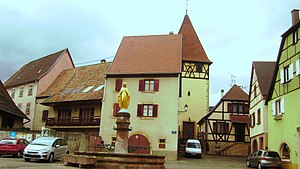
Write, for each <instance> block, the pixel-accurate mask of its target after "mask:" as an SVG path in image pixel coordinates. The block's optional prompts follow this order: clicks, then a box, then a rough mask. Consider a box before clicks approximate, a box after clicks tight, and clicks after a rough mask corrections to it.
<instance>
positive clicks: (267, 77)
mask: <svg viewBox="0 0 300 169" xmlns="http://www.w3.org/2000/svg"><path fill="white" fill-rule="evenodd" d="M275 65H276V62H258V61H255V62H253V68H252V69H253V70H252V71H255V73H256V76H257V80H258V84H259V89H260V91H261V93H262V95H263V96H267V95H268V92H269V89H270V86H271V82H272V78H273V74H274V70H275ZM250 84H252V78H251V83H250ZM250 91H251V89H250Z"/></svg>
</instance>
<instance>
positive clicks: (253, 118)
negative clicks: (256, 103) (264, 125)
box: [251, 112, 255, 127]
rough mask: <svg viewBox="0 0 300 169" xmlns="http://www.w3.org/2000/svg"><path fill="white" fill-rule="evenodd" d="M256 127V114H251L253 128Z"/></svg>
mask: <svg viewBox="0 0 300 169" xmlns="http://www.w3.org/2000/svg"><path fill="white" fill-rule="evenodd" d="M254 126H255V113H254V112H253V114H251V127H254Z"/></svg>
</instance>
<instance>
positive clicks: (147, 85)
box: [139, 79, 159, 92]
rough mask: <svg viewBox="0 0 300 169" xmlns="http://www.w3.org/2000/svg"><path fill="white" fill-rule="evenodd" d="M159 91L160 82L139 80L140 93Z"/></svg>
mask: <svg viewBox="0 0 300 169" xmlns="http://www.w3.org/2000/svg"><path fill="white" fill-rule="evenodd" d="M158 90H159V80H157V79H156V80H153V79H145V80H139V91H146V92H153V91H155V92H157V91H158Z"/></svg>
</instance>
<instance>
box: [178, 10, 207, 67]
mask: <svg viewBox="0 0 300 169" xmlns="http://www.w3.org/2000/svg"><path fill="white" fill-rule="evenodd" d="M178 34H182V35H183V36H182V60H188V61H198V62H206V63H212V62H211V61H210V60H209V59H208V57H207V55H206V53H205V50H204V48H203V46H202V44H201V42H200V40H199V38H198V36H197V33H196V31H195V29H194V27H193V24H192V22H191V20H190V18H189V16H188V15H185V16H184V19H183V22H182V25H181V27H180V30H179V33H178Z"/></svg>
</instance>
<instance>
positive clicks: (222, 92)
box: [221, 89, 224, 98]
mask: <svg viewBox="0 0 300 169" xmlns="http://www.w3.org/2000/svg"><path fill="white" fill-rule="evenodd" d="M222 97H224V89H221V98H222Z"/></svg>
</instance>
